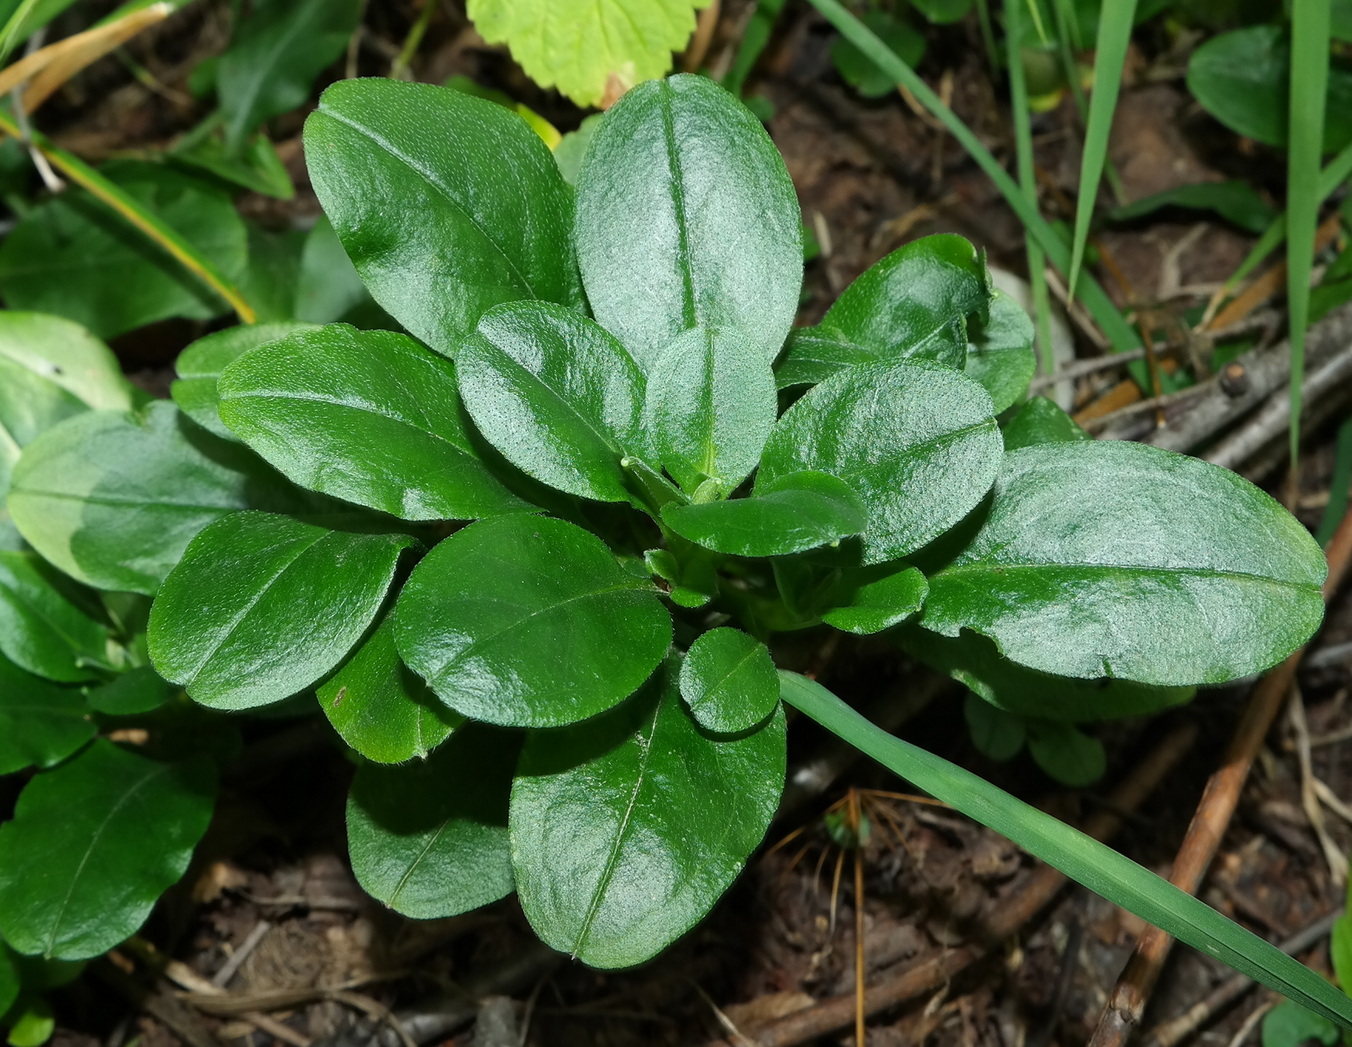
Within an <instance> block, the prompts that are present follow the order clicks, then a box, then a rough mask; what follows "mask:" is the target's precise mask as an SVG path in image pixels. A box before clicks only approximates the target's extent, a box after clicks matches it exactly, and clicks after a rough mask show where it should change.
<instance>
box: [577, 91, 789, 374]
mask: <svg viewBox="0 0 1352 1047" xmlns="http://www.w3.org/2000/svg"><path fill="white" fill-rule="evenodd" d="M801 237H802V226H801V221H800V217H799V209H798V198H797V196H796V195H795V194H794V189H793V183H792V182H791V181H790V180H789V174H788V171H787V170H785V168H784V161H783V160H782V159H781V158H780V156H779V153H778V152H777V151H776V150H775V147H774V144H773V143H772V142H771V141H770V138H769V136H768V135H767V134H766V133H765V128H763V127H762V126H761V123H760V121H759V120H757V119H756V118H755V117H754V116H752V115H751V113H750V112H748V111H747V109H746V108H745V107H744V106H743V105H742V104H741V103H740V102H738V101H737V100H736V99H735V98H733V97H732V96H731V95H730V94H728V93H727V92H726V91H724V90H723V89H722V88H721V87H719V86H718V85H717V84H715V83H714V82H713V81H712V80H709V79H707V78H705V77H702V76H686V75H682V76H674V77H671V78H670V79H668V80H652V81H649V82H647V83H643V84H639V85H638V86H637V87H635V88H634V89H633V90H631V91H630V92H629V93H628V94H626V95H625V96H624V97H623V98H622V99H620V101H619V102H617V103H616V104H615V105H614V106H613V107H612V108H611V109H610V110H609V112H607V113H606V118H605V120H604V121H602V123H601V126H600V127H599V128H598V129H597V131H596V134H595V135H594V136H593V138H592V141H591V145H590V147H589V148H588V150H587V155H586V158H585V159H584V160H583V163H582V172H581V174H580V175H579V177H578V189H577V251H578V261H579V262H580V263H581V266H582V276H583V281H584V283H585V284H586V288H587V300H588V302H589V303H590V305H591V307H592V311H593V313H594V315H595V316H596V319H597V321H598V322H600V324H601V326H603V327H604V328H606V330H608V331H610V332H611V333H612V334H613V335H615V337H616V338H618V339H619V340H620V341H621V342H622V343H623V344H624V346H625V348H626V349H628V350H629V352H630V353H631V354H632V355H633V357H634V359H635V360H636V361H637V362H638V365H639V367H640V368H642V369H643V370H645V371H649V372H651V370H652V369H653V368H654V367H655V366H656V365H657V362H658V360H659V358H660V357H661V354H662V350H663V349H665V348H666V347H667V345H669V344H670V343H671V341H672V340H673V339H674V338H675V337H676V336H677V335H679V334H681V333H682V332H683V331H686V330H687V329H689V328H691V327H705V328H709V329H714V330H720V329H735V330H740V331H741V333H742V334H743V335H744V336H745V337H746V338H748V339H749V340H750V341H751V343H752V344H753V345H755V346H756V347H757V348H758V349H760V350H761V351H762V352H763V353H764V354H765V359H766V360H767V361H769V360H773V359H774V358H775V356H776V355H778V353H779V351H780V349H781V348H782V347H783V344H784V339H785V337H786V336H787V335H788V333H789V328H790V326H791V325H792V324H793V318H794V314H795V313H796V312H797V311H798V292H799V289H800V287H801V285H802V271H803V249H802V243H801Z"/></svg>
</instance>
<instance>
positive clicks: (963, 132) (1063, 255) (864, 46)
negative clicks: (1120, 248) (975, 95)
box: [811, 0, 1140, 352]
mask: <svg viewBox="0 0 1352 1047" xmlns="http://www.w3.org/2000/svg"><path fill="white" fill-rule="evenodd" d="M811 2H812V6H813V7H815V8H816V9H817V11H818V12H819V13H820V14H821V15H822V16H823V17H824V18H825V19H826V20H827V21H828V22H830V23H831V24H832V25H833V26H835V28H836V30H837V31H838V32H839V33H840V35H841V36H843V37H845V39H847V40H849V41H850V42H851V43H852V44H854V46H855V47H857V48H858V49H859V50H860V51H862V52H863V53H864V54H865V55H866V56H867V57H868V58H869V59H870V60H872V61H873V63H874V64H875V65H877V66H878V68H880V69H882V70H883V71H884V72H885V73H887V74H888V75H889V76H891V77H893V78H894V79H895V80H896V81H897V83H899V84H901V85H902V86H904V87H905V88H906V89H907V90H908V91H910V92H911V94H912V95H914V96H915V98H916V99H917V100H918V101H919V102H920V104H921V105H923V106H924V107H925V108H926V109H928V110H929V111H930V113H932V114H933V115H934V117H935V118H936V119H937V120H939V121H940V122H941V123H942V124H943V125H944V127H945V128H946V129H947V130H948V132H949V134H951V135H952V136H953V137H954V138H955V139H957V141H958V143H959V144H960V145H961V146H962V147H963V148H964V149H965V150H967V155H968V156H970V157H971V158H972V159H973V160H974V161H975V162H976V164H977V166H978V167H980V168H981V170H982V171H984V172H985V174H986V177H988V178H989V179H990V180H991V181H992V182H994V183H995V187H996V188H997V189H998V190H999V191H1000V195H1001V196H1003V197H1004V198H1005V202H1006V203H1008V204H1009V206H1010V209H1011V210H1013V212H1014V213H1015V214H1016V215H1017V216H1018V218H1019V221H1021V222H1022V223H1023V225H1024V228H1025V229H1027V230H1028V231H1029V233H1031V234H1032V236H1033V238H1034V239H1035V240H1037V242H1038V246H1039V247H1041V248H1042V250H1043V251H1044V252H1046V254H1047V257H1048V258H1050V259H1051V262H1052V264H1053V265H1054V266H1056V268H1057V269H1059V270H1060V271H1061V272H1062V273H1066V272H1068V271H1069V269H1070V248H1069V246H1068V245H1067V244H1066V243H1065V242H1064V241H1063V240H1062V239H1061V238H1060V237H1059V236H1058V235H1057V234H1056V232H1055V230H1053V229H1052V227H1051V225H1049V224H1048V223H1047V222H1046V221H1045V220H1044V219H1043V217H1042V216H1041V215H1040V214H1038V211H1037V208H1036V207H1033V206H1031V205H1030V204H1029V202H1028V198H1027V197H1026V196H1025V195H1024V194H1023V191H1022V190H1021V189H1020V188H1019V186H1018V183H1017V182H1015V181H1014V179H1013V178H1011V177H1010V175H1009V172H1008V171H1006V170H1005V169H1004V168H1003V167H1001V166H1000V163H999V161H997V160H996V159H995V157H994V156H992V155H991V152H990V150H988V149H987V148H986V147H985V146H984V145H982V144H981V142H980V141H979V140H978V139H977V137H976V135H975V134H973V133H972V129H971V128H969V127H968V126H967V125H966V124H965V123H963V122H962V120H961V119H960V118H959V117H958V116H957V114H956V113H954V112H953V110H951V109H950V108H949V107H948V106H946V105H944V103H943V102H942V101H941V100H940V99H939V96H938V95H936V94H935V93H934V92H933V91H932V90H930V87H929V85H928V84H926V83H925V81H924V80H922V79H921V78H920V77H919V76H918V75H916V72H915V70H913V69H912V68H911V67H910V66H908V65H907V64H906V63H905V62H903V61H902V60H901V59H900V58H898V57H897V55H896V54H895V53H894V52H893V51H892V50H891V49H890V48H889V47H888V46H887V45H886V44H884V43H883V42H882V41H881V40H879V39H878V37H877V36H876V35H874V34H873V33H871V32H869V30H868V28H867V27H866V26H864V25H863V24H862V23H861V22H860V21H859V19H857V18H856V17H855V16H854V15H852V14H850V12H849V11H848V10H846V9H845V8H844V7H843V6H842V5H841V4H840V2H839V0H811ZM1080 301H1081V302H1083V303H1084V306H1085V308H1086V309H1087V310H1088V311H1089V314H1090V315H1091V316H1092V317H1093V318H1094V322H1095V323H1097V324H1098V325H1099V328H1100V329H1101V330H1102V331H1103V333H1104V334H1105V335H1106V336H1107V338H1108V341H1109V342H1110V343H1112V346H1113V349H1114V350H1116V351H1119V352H1120V351H1122V350H1126V349H1134V348H1136V347H1137V346H1138V345H1140V339H1139V338H1138V337H1137V335H1136V332H1135V331H1134V330H1133V329H1132V327H1131V325H1130V324H1129V323H1127V321H1126V318H1125V317H1124V316H1123V315H1122V313H1121V312H1120V311H1119V310H1118V308H1117V306H1116V305H1114V304H1113V301H1112V299H1111V298H1109V297H1108V295H1107V293H1106V292H1105V291H1104V290H1103V288H1102V287H1101V286H1100V285H1099V283H1098V282H1097V281H1096V280H1094V279H1093V277H1091V276H1088V275H1086V276H1085V277H1084V278H1083V280H1082V281H1081V286H1080Z"/></svg>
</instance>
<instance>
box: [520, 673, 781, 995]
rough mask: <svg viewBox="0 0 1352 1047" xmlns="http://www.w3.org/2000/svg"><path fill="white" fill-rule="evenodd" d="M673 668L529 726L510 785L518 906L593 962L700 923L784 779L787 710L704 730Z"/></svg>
mask: <svg viewBox="0 0 1352 1047" xmlns="http://www.w3.org/2000/svg"><path fill="white" fill-rule="evenodd" d="M676 676H677V670H676V667H675V666H674V665H668V666H667V667H665V668H664V669H663V671H662V674H661V676H660V677H658V678H657V679H655V680H654V681H653V683H652V684H651V685H650V687H649V688H648V689H646V690H645V693H644V694H643V695H642V696H641V697H639V698H637V699H635V700H634V701H632V702H629V703H626V704H625V705H624V706H623V707H622V708H621V709H618V710H616V711H615V712H614V713H612V714H610V715H608V716H606V717H604V718H602V719H600V720H597V721H593V722H590V723H585V724H578V725H576V726H574V727H570V728H566V729H565V730H562V731H550V732H543V731H541V732H534V733H532V734H530V735H528V736H527V739H526V747H525V749H524V750H523V752H522V754H521V762H520V763H519V765H518V767H517V777H516V782H515V784H514V785H513V786H512V806H511V816H510V820H509V831H510V834H511V841H512V864H513V866H514V868H515V870H516V882H517V891H518V893H519V894H520V897H521V907H522V908H523V909H524V910H525V913H526V917H527V919H529V920H530V922H531V926H532V927H533V928H534V929H535V932H536V933H537V934H538V935H539V936H540V937H541V938H542V939H544V941H545V942H546V943H548V944H549V945H552V946H553V947H554V948H555V949H558V950H560V951H562V952H568V953H572V954H573V955H575V956H576V957H577V958H578V959H580V960H582V961H583V962H584V963H587V964H590V965H591V966H593V967H606V968H609V967H628V966H631V965H633V964H636V963H642V962H643V961H644V960H647V959H649V958H650V957H652V956H654V955H656V954H657V953H658V952H660V951H661V950H662V949H664V948H665V947H666V946H667V945H669V944H671V942H673V941H675V940H676V938H678V937H680V936H681V935H682V934H684V933H685V932H686V931H688V930H689V929H690V928H691V927H693V926H694V925H695V923H696V922H698V921H699V920H701V919H703V917H704V915H705V914H706V913H707V912H708V911H709V909H710V908H711V907H712V906H713V904H714V902H716V901H717V900H718V898H719V896H720V895H722V893H723V892H724V891H725V890H726V889H727V888H728V885H729V884H731V883H732V881H733V879H734V878H735V877H736V876H737V874H738V873H739V872H740V871H741V869H742V866H743V864H744V863H745V862H746V859H747V856H748V855H749V854H750V853H751V851H752V849H753V848H754V847H755V846H756V845H757V844H758V843H760V841H761V838H762V837H763V836H764V834H765V830H766V828H767V827H768V826H769V824H770V819H771V817H772V816H773V815H774V812H775V808H776V807H778V805H779V798H780V794H781V793H782V791H783V788H784V766H785V747H784V713H783V710H782V709H780V710H779V711H777V712H776V713H775V714H774V715H773V716H771V717H770V719H769V720H767V721H766V722H765V724H764V725H763V726H762V727H760V728H759V729H758V730H756V731H753V732H751V733H750V734H745V735H740V736H735V737H733V738H730V739H717V738H714V737H711V736H709V735H707V734H705V733H703V732H701V731H700V729H699V728H698V726H696V724H695V721H694V720H693V719H692V718H691V716H690V712H689V710H688V709H687V708H686V706H685V704H684V703H683V702H682V701H681V698H680V695H679V693H678V687H677V681H676Z"/></svg>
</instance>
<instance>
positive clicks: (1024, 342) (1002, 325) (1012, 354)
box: [965, 291, 1037, 414]
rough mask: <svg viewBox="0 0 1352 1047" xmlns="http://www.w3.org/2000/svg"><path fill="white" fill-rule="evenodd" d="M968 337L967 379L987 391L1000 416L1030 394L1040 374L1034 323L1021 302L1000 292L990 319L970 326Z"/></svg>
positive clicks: (976, 321)
mask: <svg viewBox="0 0 1352 1047" xmlns="http://www.w3.org/2000/svg"><path fill="white" fill-rule="evenodd" d="M967 337H968V339H969V341H968V343H967V364H966V367H965V371H966V373H967V377H968V378H975V379H976V380H977V381H978V382H980V383H981V384H982V386H984V387H985V390H986V392H988V393H990V394H991V401H992V403H994V405H995V413H996V414H999V413H1000V412H1001V411H1003V410H1004V409H1005V408H1007V407H1010V406H1012V405H1013V404H1015V403H1017V402H1018V401H1019V399H1020V398H1021V397H1022V396H1023V394H1024V393H1026V392H1027V391H1028V383H1029V381H1031V380H1032V377H1033V372H1035V371H1036V370H1037V357H1036V355H1034V353H1033V321H1032V320H1030V319H1029V318H1028V314H1027V313H1025V312H1024V311H1023V307H1022V306H1021V305H1019V303H1018V302H1016V301H1014V299H1013V298H1011V297H1009V295H1007V294H1005V293H1004V292H1003V291H996V292H995V297H994V298H992V299H991V303H990V316H989V318H988V319H987V320H985V321H984V322H983V321H980V320H974V321H973V322H971V323H970V324H968V326H967Z"/></svg>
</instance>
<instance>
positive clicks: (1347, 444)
mask: <svg viewBox="0 0 1352 1047" xmlns="http://www.w3.org/2000/svg"><path fill="white" fill-rule="evenodd" d="M1335 448H1336V450H1335V451H1334V458H1333V479H1332V480H1330V481H1329V504H1328V505H1326V506H1325V507H1324V516H1323V518H1322V519H1321V520H1320V521H1319V530H1317V531H1315V533H1314V540H1315V541H1316V542H1318V543H1319V544H1320V545H1328V544H1329V539H1330V538H1332V537H1333V532H1334V531H1336V530H1337V529H1338V524H1339V523H1341V522H1342V519H1343V517H1344V516H1345V515H1346V514H1347V493H1348V488H1349V487H1352V418H1349V419H1347V421H1345V422H1343V424H1342V425H1340V426H1339V427H1338V439H1337V441H1336V444H1335Z"/></svg>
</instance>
